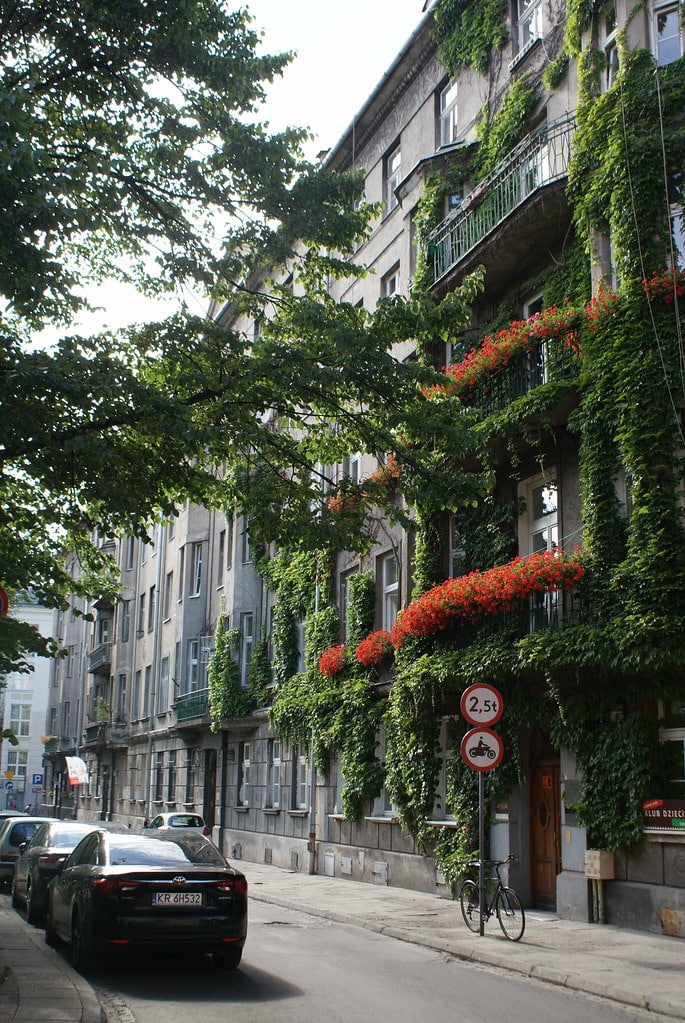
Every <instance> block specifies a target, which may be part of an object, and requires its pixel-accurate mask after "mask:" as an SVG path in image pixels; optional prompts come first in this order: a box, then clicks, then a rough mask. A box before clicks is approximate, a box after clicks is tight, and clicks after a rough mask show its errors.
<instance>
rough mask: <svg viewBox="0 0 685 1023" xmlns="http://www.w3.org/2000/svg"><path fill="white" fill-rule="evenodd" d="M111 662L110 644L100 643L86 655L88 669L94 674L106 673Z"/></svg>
mask: <svg viewBox="0 0 685 1023" xmlns="http://www.w3.org/2000/svg"><path fill="white" fill-rule="evenodd" d="M111 664H112V644H111V643H100V645H99V646H96V647H94V648H93V650H91V652H90V654H89V655H88V670H89V671H91V672H93V673H94V674H96V675H102V674H107V672H108V671H109V668H110V666H111Z"/></svg>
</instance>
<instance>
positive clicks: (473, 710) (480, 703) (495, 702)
mask: <svg viewBox="0 0 685 1023" xmlns="http://www.w3.org/2000/svg"><path fill="white" fill-rule="evenodd" d="M460 706H461V712H462V714H463V715H464V717H465V718H466V720H467V721H468V722H469V724H471V725H494V724H495V723H496V722H497V721H499V719H500V718H501V717H502V711H503V710H504V701H503V700H502V696H501V694H500V692H499V690H497V689H495V687H494V686H491V685H488V684H487V683H486V682H476V683H475V685H472V686H469V687H468V689H465V690H464V692H463V693H462V694H461V704H460Z"/></svg>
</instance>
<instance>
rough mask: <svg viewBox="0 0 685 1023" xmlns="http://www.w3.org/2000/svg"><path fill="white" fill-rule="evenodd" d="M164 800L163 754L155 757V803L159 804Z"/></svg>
mask: <svg viewBox="0 0 685 1023" xmlns="http://www.w3.org/2000/svg"><path fill="white" fill-rule="evenodd" d="M163 798H164V754H163V753H158V754H157V756H156V757H155V802H156V803H161V802H162V799H163Z"/></svg>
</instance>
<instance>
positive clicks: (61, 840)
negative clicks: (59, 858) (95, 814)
mask: <svg viewBox="0 0 685 1023" xmlns="http://www.w3.org/2000/svg"><path fill="white" fill-rule="evenodd" d="M94 830H95V825H93V824H85V825H84V826H83V827H82V828H61V829H57V830H55V831H53V832H52V835H51V836H49V837H48V842H49V844H50V845H51V846H57V847H58V848H66V849H73V848H74V846H75V845H77V844H78V843H79V842H80V841H81V839H82V838H83V836H84V835H88V834H89V833H90V832H91V831H94Z"/></svg>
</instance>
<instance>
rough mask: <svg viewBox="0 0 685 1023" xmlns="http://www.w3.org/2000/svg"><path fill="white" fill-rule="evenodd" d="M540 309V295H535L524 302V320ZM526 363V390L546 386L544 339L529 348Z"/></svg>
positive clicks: (546, 361)
mask: <svg viewBox="0 0 685 1023" xmlns="http://www.w3.org/2000/svg"><path fill="white" fill-rule="evenodd" d="M542 309H543V298H542V295H537V296H536V297H535V298H532V299H530V301H528V302H524V305H523V318H524V320H528V319H530V317H531V316H535V315H536V313H541V312H542ZM526 362H527V366H526V369H527V377H528V379H527V381H526V384H527V388H528V390H532V389H533V388H534V387H540V385H541V384H546V383H547V380H548V377H549V350H548V345H547V343H546V342H545V341H544V339H543V340H540V341H538V342H537V343H536V344H535V345H534V347H533V348H531V350H530V351H529V352H528V355H527V356H526Z"/></svg>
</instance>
